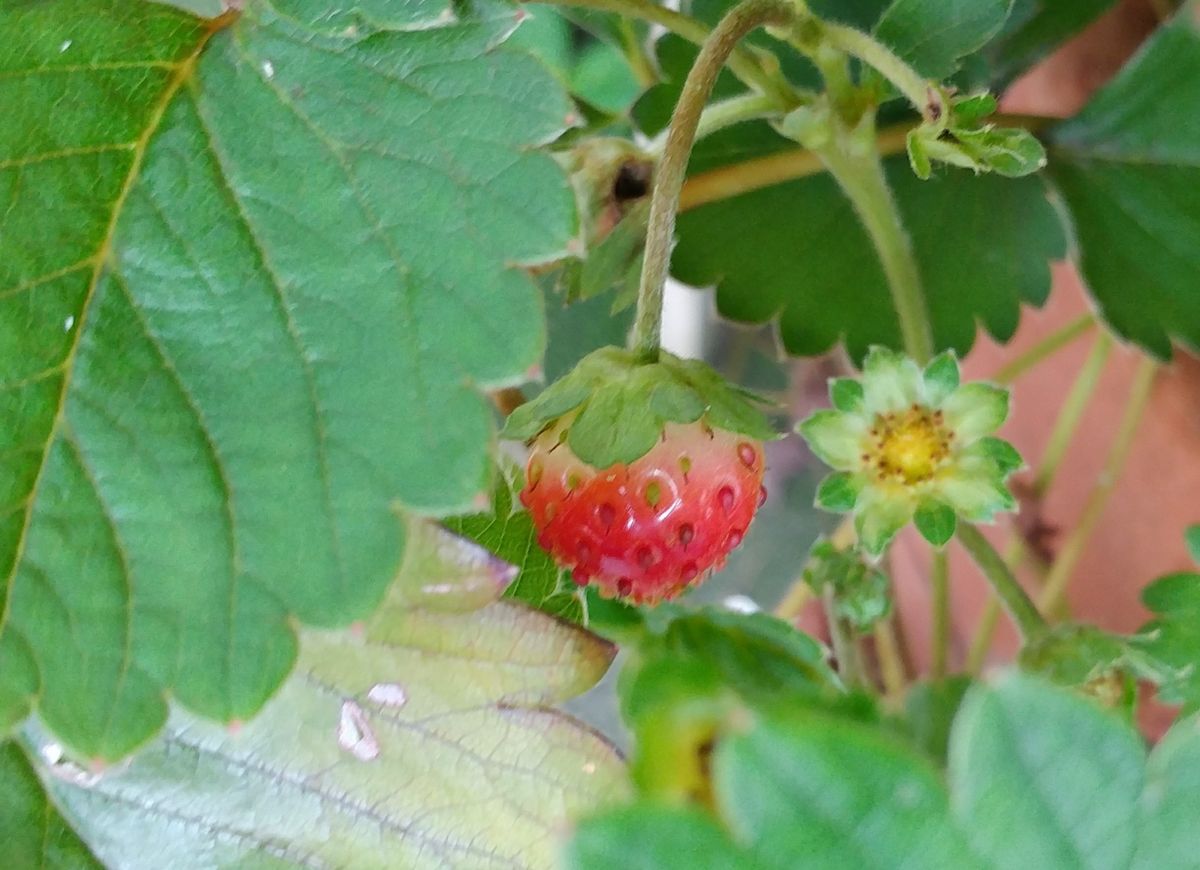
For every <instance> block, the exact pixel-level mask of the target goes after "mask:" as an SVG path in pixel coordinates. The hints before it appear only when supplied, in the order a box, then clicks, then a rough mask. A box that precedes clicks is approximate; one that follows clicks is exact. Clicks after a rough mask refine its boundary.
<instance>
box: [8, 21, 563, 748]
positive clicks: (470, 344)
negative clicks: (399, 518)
mask: <svg viewBox="0 0 1200 870" xmlns="http://www.w3.org/2000/svg"><path fill="white" fill-rule="evenodd" d="M337 5H338V4H334V3H332V2H331V0H287V2H284V0H277V3H276V5H275V6H272V5H271V4H270V3H268V2H266V0H251V2H250V3H248V4H246V7H247V8H246V9H245V11H244V12H243V13H242V15H241V17H240V18H237V19H236V20H234V19H232V18H229V17H227V18H225V19H222V20H221V21H220V22H218V23H217V24H213V25H211V26H210V25H202V24H200V23H198V22H197V21H196V20H194V19H191V18H189V17H187V16H185V15H183V14H181V13H178V12H176V11H174V10H172V9H170V8H169V7H167V6H162V5H157V4H149V3H145V2H133V0H88V2H84V0H50V2H39V3H33V4H28V3H22V4H18V5H16V6H13V5H12V4H7V5H5V7H4V8H3V10H0V46H2V47H3V48H2V49H0V105H4V106H5V108H6V112H7V115H6V118H5V122H4V124H3V125H0V214H2V215H3V216H4V217H3V220H4V230H3V232H0V419H3V420H4V426H3V427H2V428H0V455H3V457H4V466H3V473H2V474H0V505H2V506H3V507H2V508H0V602H2V603H0V625H2V634H0V638H2V639H0V654H3V655H4V656H5V667H4V669H3V670H2V671H0V686H2V687H3V688H0V699H2V700H3V701H4V703H5V709H4V710H0V721H4V722H9V721H11V720H13V719H14V718H17V717H19V715H20V714H21V713H22V712H23V709H22V705H23V704H24V703H25V702H24V701H23V700H21V699H22V698H24V697H25V696H27V695H28V694H29V689H30V683H29V669H28V668H27V667H26V668H21V669H18V670H13V669H10V668H9V667H8V666H7V661H8V659H9V658H14V657H19V656H22V654H23V653H29V654H30V655H29V656H28V657H27V658H30V659H31V660H32V661H33V662H35V663H36V665H37V670H38V672H39V673H40V677H41V683H42V689H41V693H40V696H39V706H40V711H41V715H42V716H43V717H44V718H45V720H46V721H47V722H48V723H49V724H50V726H51V727H52V728H53V729H54V730H55V731H56V732H57V733H58V734H59V735H60V736H61V738H62V739H63V740H64V741H66V742H67V743H69V744H70V745H72V746H73V747H74V748H75V749H77V750H79V751H80V752H82V753H84V754H86V755H89V756H95V757H100V758H108V759H111V758H115V757H119V756H121V755H123V754H125V753H127V752H128V751H130V750H131V749H132V748H134V747H136V746H137V745H138V744H140V743H142V742H143V741H145V740H146V739H148V738H149V737H150V736H151V735H152V734H153V733H154V732H155V730H156V729H157V728H159V727H160V726H161V725H162V723H163V721H164V720H165V717H166V713H167V708H166V704H165V700H164V695H165V694H167V693H169V694H170V695H171V696H172V697H174V698H175V699H177V700H178V701H179V702H180V703H182V704H183V705H184V706H186V707H188V708H189V709H191V710H193V711H195V712H198V713H200V714H203V715H206V716H211V717H214V718H219V719H224V720H230V719H236V718H245V717H248V716H250V715H252V714H253V713H254V712H255V711H256V710H257V709H258V708H259V707H260V706H261V705H262V704H263V703H264V701H265V700H266V699H267V698H268V697H269V696H270V695H271V693H272V692H273V691H274V690H275V689H276V688H277V687H278V686H279V684H280V682H281V681H282V680H283V678H284V677H285V675H286V674H287V672H288V671H289V670H290V668H291V666H292V663H293V660H294V657H295V635H294V629H293V627H292V625H291V619H292V617H295V618H297V619H299V620H300V621H301V622H306V623H311V624H319V625H336V624H344V623H346V622H348V621H350V620H352V619H356V618H360V617H361V616H362V615H363V614H364V613H365V612H367V611H368V610H369V609H370V607H371V606H372V605H374V604H375V603H376V602H377V601H378V600H379V598H380V596H381V595H382V594H383V590H384V588H385V585H386V582H387V580H388V578H389V577H390V575H391V574H392V573H393V571H394V570H395V569H396V566H397V564H398V562H399V560H400V557H401V552H402V547H403V536H402V533H401V527H400V525H399V524H398V523H397V522H396V520H395V517H394V516H393V515H392V509H393V507H394V506H395V505H396V504H404V505H406V506H409V507H413V508H417V509H421V510H424V511H429V512H442V511H449V510H459V509H465V508H467V507H468V506H469V505H470V504H471V502H472V498H473V496H475V495H477V494H479V493H480V491H481V490H483V489H484V488H485V487H486V485H487V483H488V477H489V469H488V466H489V457H488V453H489V446H490V442H491V440H492V428H493V421H492V415H491V411H490V408H489V406H488V403H487V402H486V400H485V399H484V398H483V396H482V395H480V393H479V390H480V388H482V387H490V386H493V385H501V384H508V383H514V382H517V381H519V380H521V379H522V376H523V373H524V372H525V371H526V370H527V369H528V368H529V367H530V366H531V365H533V364H534V363H535V362H536V361H537V359H538V357H539V355H540V353H541V349H542V345H543V341H544V336H543V324H542V313H541V300H540V298H539V295H538V292H537V289H536V288H535V287H534V286H533V284H532V282H531V281H530V280H529V279H528V278H527V277H526V276H525V275H524V274H522V273H521V272H520V270H518V269H516V268H514V264H515V263H521V262H529V261H537V260H541V259H545V258H547V257H550V256H552V255H558V254H559V253H561V251H562V250H563V249H564V248H565V245H566V243H567V241H568V240H569V239H570V238H571V236H572V235H573V233H574V231H575V217H574V213H573V205H572V201H571V196H570V192H569V190H568V188H567V185H566V184H565V180H564V178H563V176H562V173H561V171H560V169H559V168H558V166H557V165H556V164H555V163H554V162H553V161H552V160H551V159H550V158H549V157H548V156H546V155H544V154H541V153H539V152H538V151H536V150H535V149H534V148H533V147H532V146H534V145H537V144H538V143H541V142H544V141H547V140H549V139H551V138H553V137H554V136H556V135H557V134H558V133H559V132H561V130H562V129H563V127H564V123H565V118H566V116H567V114H568V112H569V110H570V106H569V103H568V101H567V99H566V96H565V95H564V93H563V92H562V89H561V87H560V85H559V84H558V83H557V82H556V81H555V80H554V78H553V77H552V76H551V75H550V74H549V73H548V72H546V71H545V70H544V68H543V67H541V66H540V65H539V64H537V62H536V61H534V60H533V59H532V58H531V57H529V56H528V55H527V54H524V53H520V52H515V51H509V50H507V49H505V48H504V47H503V46H500V45H499V43H500V42H501V41H502V40H503V38H504V36H505V35H506V34H507V33H508V32H509V31H510V30H511V28H512V26H513V25H514V22H515V17H514V16H515V14H516V13H515V12H514V10H513V9H511V8H510V7H508V6H506V5H501V4H498V3H492V2H490V0H478V2H476V3H470V4H466V5H461V6H459V5H456V6H453V7H452V5H451V4H450V3H449V2H448V0H416V2H412V3H401V2H396V0H361V2H359V3H357V4H356V9H355V10H349V11H347V10H344V9H335V7H336V6H337ZM452 8H453V9H457V10H458V12H457V13H455V12H454V11H452ZM216 27H223V29H213V28H216ZM14 650H15V651H16V652H14ZM14 699H16V700H14Z"/></svg>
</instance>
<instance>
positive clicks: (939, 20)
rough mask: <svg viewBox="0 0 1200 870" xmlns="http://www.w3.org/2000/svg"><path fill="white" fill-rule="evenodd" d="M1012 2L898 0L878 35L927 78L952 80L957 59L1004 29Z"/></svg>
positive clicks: (980, 46)
mask: <svg viewBox="0 0 1200 870" xmlns="http://www.w3.org/2000/svg"><path fill="white" fill-rule="evenodd" d="M1012 5H1013V0H894V2H893V3H892V5H891V6H889V7H888V8H887V11H885V12H884V13H883V17H882V18H880V19H879V23H878V24H876V25H875V36H876V38H878V39H879V40H880V41H881V42H883V43H885V44H886V45H888V46H889V47H891V49H892V51H894V52H895V53H896V54H897V55H899V56H900V58H901V59H902V60H905V61H907V62H908V63H909V65H910V66H912V67H914V68H915V69H916V70H917V72H919V73H920V74H921V75H923V76H925V77H926V78H928V79H945V78H949V77H950V76H951V75H952V74H953V73H954V71H955V70H956V69H958V59H959V58H961V57H965V56H966V55H968V54H971V53H972V52H974V51H977V50H978V49H979V48H982V47H983V46H984V45H985V44H986V43H987V42H988V40H990V39H991V38H992V37H993V36H995V35H996V34H997V33H999V32H1000V28H1001V27H1003V26H1004V22H1005V20H1006V19H1007V18H1008V13H1009V10H1010V9H1011V8H1012Z"/></svg>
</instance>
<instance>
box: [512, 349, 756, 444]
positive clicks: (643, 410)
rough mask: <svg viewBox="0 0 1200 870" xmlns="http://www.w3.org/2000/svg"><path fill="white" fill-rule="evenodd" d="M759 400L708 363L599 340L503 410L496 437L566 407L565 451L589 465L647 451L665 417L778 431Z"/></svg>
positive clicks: (751, 431) (521, 435)
mask: <svg viewBox="0 0 1200 870" xmlns="http://www.w3.org/2000/svg"><path fill="white" fill-rule="evenodd" d="M764 404H765V400H764V399H762V398H761V397H759V396H757V395H755V394H754V393H752V392H750V391H748V390H744V389H742V388H740V387H737V386H734V385H732V384H730V383H728V382H727V381H726V380H725V379H724V378H722V377H721V376H720V375H719V374H717V372H715V371H714V370H713V369H712V368H711V367H710V366H708V365H706V364H705V363H702V362H700V361H698V360H684V359H679V358H678V357H675V356H672V355H671V354H669V353H666V352H665V351H664V352H662V353H660V354H659V359H658V361H657V362H653V363H644V362H640V361H639V360H638V359H637V356H636V354H634V352H633V351H629V350H624V349H622V348H617V347H604V348H601V349H600V350H597V351H594V352H592V353H590V354H588V355H587V356H586V357H584V358H583V359H582V360H580V361H579V364H578V365H577V366H576V367H575V368H574V369H573V370H572V371H571V372H570V373H569V374H567V375H566V376H564V377H563V378H561V379H559V380H558V381H556V382H555V383H553V384H551V385H550V386H549V387H547V388H546V389H545V390H543V391H542V392H541V394H540V395H538V396H537V398H535V399H533V400H532V401H530V402H527V403H525V404H524V405H522V406H521V407H519V408H517V409H516V410H515V411H513V413H512V414H511V415H510V416H509V418H508V420H507V421H506V423H505V425H504V429H503V430H502V431H501V433H500V437H501V438H508V439H511V440H514V441H528V440H529V439H531V438H534V437H536V436H537V435H539V434H540V433H541V432H542V431H543V430H545V429H546V428H547V427H549V426H550V425H552V424H553V423H555V422H556V421H557V420H559V419H560V418H561V417H563V416H564V415H566V414H573V415H574V419H573V420H572V422H571V425H570V428H569V430H568V434H567V443H568V445H569V446H570V448H571V451H572V452H573V453H574V454H575V455H576V456H578V457H579V458H580V459H581V460H582V461H584V462H586V463H587V464H589V465H591V466H593V467H595V468H607V467H609V466H610V465H616V464H617V463H624V464H628V463H630V462H633V461H635V460H637V459H639V458H641V457H642V456H644V455H646V453H648V452H649V451H650V449H651V448H652V447H653V446H654V444H655V442H657V441H658V439H659V437H660V436H661V435H662V430H663V426H664V425H665V424H667V423H695V422H697V421H699V420H701V419H703V421H704V422H705V423H706V424H707V425H709V426H711V427H713V428H714V429H722V430H725V431H727V432H737V433H739V434H742V435H746V436H748V437H750V438H753V439H755V440H756V441H767V440H771V439H774V438H777V437H779V434H778V433H777V432H776V431H775V429H774V428H773V427H772V426H771V424H770V422H769V421H768V419H767V416H766V414H764V413H763V410H762V406H763V405H764Z"/></svg>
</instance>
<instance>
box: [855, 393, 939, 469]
mask: <svg viewBox="0 0 1200 870" xmlns="http://www.w3.org/2000/svg"><path fill="white" fill-rule="evenodd" d="M953 438H954V433H953V432H951V431H950V430H949V429H947V428H946V426H945V424H944V423H943V422H942V412H941V411H930V410H929V409H928V408H922V407H921V406H920V405H913V406H912V407H911V408H909V409H908V410H906V411H896V412H891V413H888V414H879V415H877V416H876V417H875V424H874V425H873V426H872V427H871V432H870V436H869V438H868V441H867V445H866V449H865V451H864V453H863V462H864V463H866V464H867V465H869V466H870V467H871V468H872V469H873V470H874V472H875V476H876V477H877V478H878V479H879V480H880V481H881V482H882V481H891V482H894V483H905V484H915V483H921V482H923V481H926V480H929V479H930V478H931V477H933V475H934V474H935V473H936V472H937V470H938V466H939V465H941V463H942V461H943V460H944V459H945V458H946V457H947V456H949V454H950V442H951V441H952V440H953Z"/></svg>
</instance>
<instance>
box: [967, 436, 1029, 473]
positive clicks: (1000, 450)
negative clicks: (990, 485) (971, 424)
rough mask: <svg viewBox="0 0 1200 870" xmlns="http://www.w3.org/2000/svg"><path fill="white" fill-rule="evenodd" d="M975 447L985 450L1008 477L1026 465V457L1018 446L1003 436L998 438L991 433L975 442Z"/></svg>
mask: <svg viewBox="0 0 1200 870" xmlns="http://www.w3.org/2000/svg"><path fill="white" fill-rule="evenodd" d="M975 449H977V450H981V451H983V452H984V453H985V454H986V455H987V456H988V457H989V458H990V459H991V460H992V461H993V462H995V463H996V467H997V468H998V469H1000V474H1001V475H1002V476H1003V477H1008V475H1010V474H1012V473H1013V472H1014V471H1020V470H1021V469H1022V468H1024V467H1025V459H1024V458H1023V457H1022V456H1021V454H1020V452H1019V451H1018V450H1017V448H1015V447H1013V446H1012V445H1011V444H1009V443H1008V442H1007V441H1005V440H1004V439H1003V438H996V437H995V436H993V435H989V436H987V437H986V438H980V439H979V440H978V441H977V442H975Z"/></svg>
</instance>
